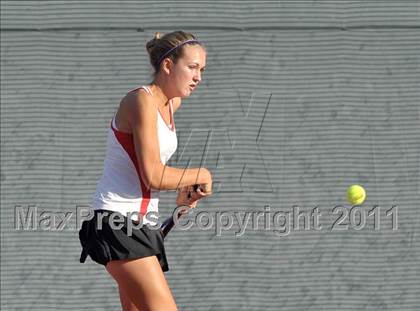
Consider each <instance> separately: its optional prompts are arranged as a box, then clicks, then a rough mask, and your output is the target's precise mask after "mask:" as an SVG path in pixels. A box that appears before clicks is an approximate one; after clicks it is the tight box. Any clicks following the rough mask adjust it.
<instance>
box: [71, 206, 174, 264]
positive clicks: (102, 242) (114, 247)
mask: <svg viewBox="0 0 420 311" xmlns="http://www.w3.org/2000/svg"><path fill="white" fill-rule="evenodd" d="M111 213H113V212H112V211H107V210H95V211H94V217H93V218H92V219H91V220H85V221H84V222H83V224H82V228H81V229H80V231H79V240H80V243H81V244H82V248H83V249H82V253H81V255H80V262H81V263H84V262H85V260H86V258H87V256H88V255H89V256H90V258H91V259H92V260H93V261H95V262H97V263H99V264H101V265H104V266H106V264H107V263H108V262H110V261H111V260H120V259H136V258H143V257H148V256H156V257H157V259H158V260H159V263H160V266H161V267H162V270H163V271H164V272H165V271H168V270H169V267H168V262H167V259H166V255H165V247H164V245H163V233H162V231H161V230H153V229H151V228H149V227H148V226H146V225H143V226H142V227H141V228H135V227H132V233H131V235H129V234H127V218H126V217H125V216H121V217H124V223H123V226H122V228H121V229H115V225H114V226H113V227H114V228H112V227H111V225H110V220H109V217H110V215H111ZM99 214H103V215H101V218H99V219H98V215H99ZM99 220H101V224H98V223H99ZM128 221H132V220H128ZM133 226H135V223H134V222H133Z"/></svg>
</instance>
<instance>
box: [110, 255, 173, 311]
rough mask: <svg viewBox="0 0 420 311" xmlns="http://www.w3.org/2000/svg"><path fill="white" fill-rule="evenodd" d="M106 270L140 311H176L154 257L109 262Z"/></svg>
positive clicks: (160, 269)
mask: <svg viewBox="0 0 420 311" xmlns="http://www.w3.org/2000/svg"><path fill="white" fill-rule="evenodd" d="M106 269H107V270H108V272H109V273H110V274H111V276H112V277H113V278H114V279H115V280H116V281H117V283H118V285H119V286H120V288H121V289H122V290H123V291H124V293H126V295H127V296H128V297H129V298H130V300H131V301H132V302H133V303H134V304H135V305H136V307H137V308H139V309H140V310H142V311H155V310H165V311H172V310H177V307H176V304H175V301H174V298H173V297H172V293H171V291H170V289H169V286H168V283H167V282H166V279H165V276H164V275H163V271H162V268H161V267H160V264H159V262H158V260H157V258H156V256H150V257H145V258H140V259H125V260H114V261H110V262H109V263H108V264H107V266H106Z"/></svg>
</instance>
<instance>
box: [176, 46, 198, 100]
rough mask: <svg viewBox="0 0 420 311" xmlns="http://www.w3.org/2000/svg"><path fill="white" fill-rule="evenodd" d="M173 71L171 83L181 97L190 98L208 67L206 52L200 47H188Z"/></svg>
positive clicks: (185, 47)
mask: <svg viewBox="0 0 420 311" xmlns="http://www.w3.org/2000/svg"><path fill="white" fill-rule="evenodd" d="M183 48H184V50H183V56H182V57H180V58H179V59H178V61H177V63H176V64H174V66H173V70H172V71H171V76H172V77H171V81H173V86H174V88H175V89H176V93H178V96H179V97H187V96H190V95H191V93H192V91H194V90H195V89H196V87H197V85H198V84H199V83H200V81H201V75H202V73H203V71H204V69H205V67H206V51H205V50H204V49H203V48H202V47H201V46H200V45H186V46H184V47H183Z"/></svg>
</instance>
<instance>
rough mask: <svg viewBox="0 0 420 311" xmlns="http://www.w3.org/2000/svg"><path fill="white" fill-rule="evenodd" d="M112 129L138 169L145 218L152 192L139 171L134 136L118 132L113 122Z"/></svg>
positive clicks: (141, 213) (141, 204)
mask: <svg viewBox="0 0 420 311" xmlns="http://www.w3.org/2000/svg"><path fill="white" fill-rule="evenodd" d="M111 128H112V131H113V132H114V135H115V137H116V138H117V140H118V142H119V143H120V145H121V146H122V147H123V149H124V150H125V152H127V154H128V156H129V157H130V159H131V162H133V164H134V167H135V168H136V172H137V176H138V178H139V182H140V187H141V192H142V200H141V203H140V215H142V216H144V215H146V213H147V206H148V205H149V202H150V190H149V189H148V188H147V187H146V185H145V184H144V183H143V181H142V179H141V175H140V169H139V165H138V162H137V157H136V151H135V149H134V142H133V134H130V133H124V132H120V131H118V130H117V129H115V128H114V126H113V125H112V121H111Z"/></svg>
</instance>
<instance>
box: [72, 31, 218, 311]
mask: <svg viewBox="0 0 420 311" xmlns="http://www.w3.org/2000/svg"><path fill="white" fill-rule="evenodd" d="M146 49H147V51H148V53H149V56H150V62H151V64H152V66H153V68H154V79H153V81H152V82H151V83H150V84H149V85H143V86H140V87H137V88H135V89H133V90H131V91H128V93H127V94H126V95H125V96H124V98H123V99H122V100H121V103H120V106H119V108H118V111H117V113H116V114H115V116H114V118H113V119H112V121H111V124H110V128H109V130H108V137H107V151H106V157H105V161H104V169H103V173H102V177H101V179H100V181H99V183H98V185H97V189H96V192H95V194H94V196H93V201H92V207H93V209H94V217H93V219H91V220H89V221H85V222H83V224H82V228H81V230H80V232H79V238H80V241H81V244H82V247H83V251H82V255H81V258H80V261H81V262H84V261H85V259H86V257H87V255H89V256H90V257H91V259H92V260H94V261H96V262H97V263H99V264H102V265H104V266H105V267H106V270H107V271H108V272H109V273H110V275H111V276H112V277H113V278H114V279H115V281H116V282H117V283H118V287H119V293H120V300H121V304H122V309H123V310H142V311H146V310H147V311H150V310H164V311H172V310H177V306H176V304H175V300H174V298H173V296H172V294H171V291H170V289H169V286H168V284H167V281H166V279H165V277H164V274H163V272H164V271H167V270H168V263H167V260H166V256H165V249H164V244H163V236H162V233H161V231H160V230H156V227H157V224H158V218H157V213H158V203H159V191H161V190H178V197H177V199H176V204H177V205H187V206H190V207H191V208H194V207H196V205H197V202H198V200H200V199H202V198H204V197H206V196H209V195H210V194H211V192H212V178H211V174H210V172H209V170H208V169H206V168H203V167H201V168H188V169H184V168H182V169H181V168H175V167H169V166H166V162H167V161H168V160H169V158H170V157H171V156H172V155H173V154H174V152H175V150H176V148H177V136H176V129H175V122H174V113H175V111H176V110H177V109H178V108H179V107H180V105H181V98H184V97H188V96H189V95H191V93H192V92H193V91H194V90H195V89H196V88H197V86H198V84H199V83H200V81H201V75H202V72H203V71H204V69H205V63H206V51H205V48H204V46H203V44H202V43H201V42H200V41H198V40H197V38H196V37H195V36H194V35H193V34H190V33H186V32H183V31H175V32H171V33H167V34H165V35H163V36H162V37H161V36H160V34H159V33H156V35H155V38H153V39H152V40H150V41H149V42H147V44H146ZM195 184H199V185H200V188H199V189H198V190H197V191H193V189H194V188H193V185H195ZM122 215H123V218H121V217H120V216H122ZM130 221H131V222H132V224H133V226H134V229H133V231H132V234H131V235H130V234H127V232H128V231H127V223H128V222H130ZM140 224H141V225H142V226H140Z"/></svg>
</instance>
